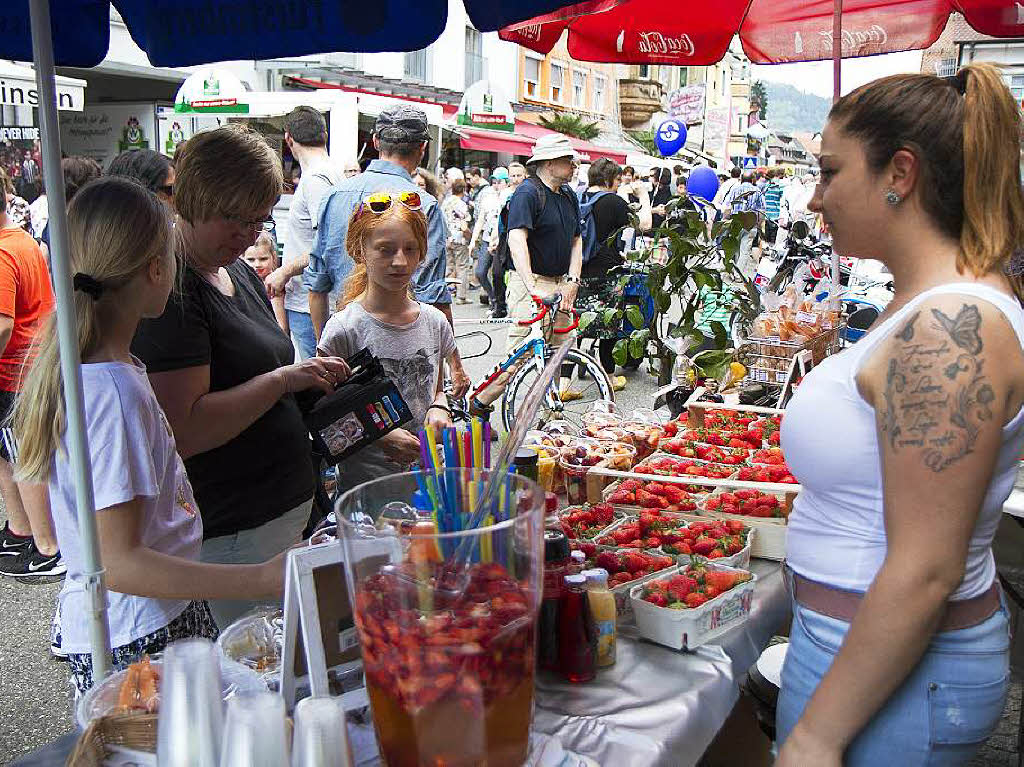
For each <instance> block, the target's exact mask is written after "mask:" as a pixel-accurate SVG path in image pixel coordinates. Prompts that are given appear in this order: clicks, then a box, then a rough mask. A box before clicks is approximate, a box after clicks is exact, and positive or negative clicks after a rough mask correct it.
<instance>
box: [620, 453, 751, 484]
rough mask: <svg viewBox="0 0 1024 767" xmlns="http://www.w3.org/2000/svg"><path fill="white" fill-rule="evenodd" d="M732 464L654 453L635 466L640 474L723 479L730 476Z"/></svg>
mask: <svg viewBox="0 0 1024 767" xmlns="http://www.w3.org/2000/svg"><path fill="white" fill-rule="evenodd" d="M735 470H736V469H735V467H733V466H724V465H721V464H717V463H705V462H704V461H701V460H699V459H695V458H676V457H675V456H671V455H654V456H651V457H650V458H648V459H647V460H646V461H644V462H643V463H641V464H640V465H638V466H637V467H636V471H637V472H639V473H641V474H661V475H664V476H666V477H711V478H713V479H725V478H726V477H730V476H732V473H733V472H734V471H735Z"/></svg>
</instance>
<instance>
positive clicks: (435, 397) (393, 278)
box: [317, 192, 456, 488]
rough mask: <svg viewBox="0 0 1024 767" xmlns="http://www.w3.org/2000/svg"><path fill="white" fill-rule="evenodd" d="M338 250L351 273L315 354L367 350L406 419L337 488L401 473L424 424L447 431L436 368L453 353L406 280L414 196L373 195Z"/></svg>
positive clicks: (435, 317)
mask: <svg viewBox="0 0 1024 767" xmlns="http://www.w3.org/2000/svg"><path fill="white" fill-rule="evenodd" d="M345 250H346V251H347V252H348V254H349V255H350V256H351V257H352V260H353V261H354V262H355V268H354V269H353V271H352V274H351V275H350V276H349V278H348V280H347V281H346V282H345V289H344V293H343V295H342V297H341V302H340V303H341V311H339V312H338V313H337V314H335V315H334V316H333V317H331V318H330V319H329V320H328V321H327V324H326V326H325V327H324V332H323V335H322V336H321V338H320V345H319V347H318V348H317V352H318V353H319V354H321V355H336V356H339V357H347V356H349V355H351V354H353V353H355V352H358V351H359V350H361V349H369V350H370V352H371V353H372V354H373V355H374V356H375V357H377V358H378V359H379V360H380V362H381V365H382V366H383V367H384V370H385V372H387V374H388V377H389V378H390V379H391V380H392V381H394V382H395V385H396V386H398V390H399V391H400V392H401V393H402V398H403V399H404V400H405V403H406V404H407V405H408V406H409V410H410V411H411V412H412V420H411V422H410V423H408V424H406V426H405V428H404V429H396V430H395V431H393V432H391V433H390V434H388V435H387V436H385V437H384V438H382V439H380V440H378V441H377V443H376V444H373V445H370V446H369V447H366V448H364V449H363V450H361V451H360V452H358V453H356V454H355V455H354V456H352V457H351V458H349V459H348V460H347V461H345V471H344V473H343V475H342V479H341V482H342V484H343V485H344V487H345V488H349V487H354V486H355V485H357V484H361V483H362V482H366V481H368V480H371V479H375V478H377V477H383V476H387V475H389V474H395V473H398V472H401V471H407V470H408V468H409V465H410V464H411V463H413V462H414V461H416V460H417V458H418V457H419V441H418V440H417V439H416V437H414V436H413V434H415V433H416V432H418V431H419V430H420V428H422V427H423V425H424V424H427V425H432V426H439V427H443V426H450V425H451V411H450V410H449V409H448V398H447V396H446V395H445V393H444V385H443V383H444V381H443V377H442V375H441V368H442V365H443V364H444V360H445V358H447V357H448V356H450V355H451V354H453V353H454V352H455V348H456V347H455V336H454V334H453V333H452V326H451V325H450V324H448V319H447V318H446V317H445V316H444V315H443V314H442V313H441V311H440V310H438V309H435V308H434V307H433V306H430V305H429V304H424V303H422V302H419V301H417V300H416V299H415V297H414V296H413V292H412V289H411V285H412V277H413V274H414V273H415V272H416V269H417V268H418V267H419V265H420V262H421V261H422V260H423V257H424V255H425V254H426V252H427V220H426V218H425V217H424V215H423V213H422V212H421V211H420V196H419V194H417V193H416V192H376V193H374V194H372V195H370V196H369V197H367V198H365V199H364V200H363V201H362V203H361V204H360V205H359V206H358V207H357V208H356V210H355V212H354V213H353V214H352V218H351V220H350V221H349V225H348V232H347V234H346V236H345Z"/></svg>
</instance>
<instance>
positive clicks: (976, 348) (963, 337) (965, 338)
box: [932, 304, 982, 354]
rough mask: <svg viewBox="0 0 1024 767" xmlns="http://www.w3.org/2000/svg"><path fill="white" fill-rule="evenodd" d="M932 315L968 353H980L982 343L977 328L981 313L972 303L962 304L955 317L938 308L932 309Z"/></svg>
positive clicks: (979, 323)
mask: <svg viewBox="0 0 1024 767" xmlns="http://www.w3.org/2000/svg"><path fill="white" fill-rule="evenodd" d="M932 316H934V317H935V319H937V320H938V321H939V324H940V325H942V329H943V330H945V331H946V332H947V333H948V334H949V337H950V338H952V339H953V342H954V343H955V344H956V345H957V346H959V347H960V348H961V349H963V350H964V351H966V352H967V353H968V354H980V353H981V348H982V343H981V335H980V334H979V333H978V328H980V327H981V314H980V313H979V312H978V307H977V306H975V305H974V304H971V305H970V306H964V307H963V308H962V309H960V311H959V312H958V313H957V315H956V317H955V318H953V319H950V318H949V317H947V316H946V315H945V314H944V313H943V312H941V311H940V310H938V309H932Z"/></svg>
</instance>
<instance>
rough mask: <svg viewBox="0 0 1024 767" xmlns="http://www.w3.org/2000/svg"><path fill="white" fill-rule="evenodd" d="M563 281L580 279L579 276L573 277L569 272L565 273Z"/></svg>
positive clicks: (577, 280) (576, 281) (577, 281)
mask: <svg viewBox="0 0 1024 767" xmlns="http://www.w3.org/2000/svg"><path fill="white" fill-rule="evenodd" d="M565 281H566V282H575V283H579V281H580V278H579V277H574V276H573V275H571V274H567V275H565Z"/></svg>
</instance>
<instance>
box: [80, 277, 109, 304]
mask: <svg viewBox="0 0 1024 767" xmlns="http://www.w3.org/2000/svg"><path fill="white" fill-rule="evenodd" d="M73 283H74V286H75V290H80V291H82V292H83V293H85V294H86V295H87V296H89V297H90V298H92V300H93V301H99V300H100V296H102V295H103V283H102V282H100V281H99V280H97V279H96V278H95V277H92V276H90V275H88V274H82V273H81V272H75V276H74V278H73Z"/></svg>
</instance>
